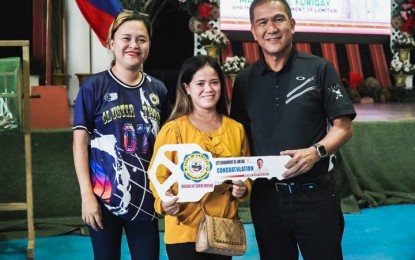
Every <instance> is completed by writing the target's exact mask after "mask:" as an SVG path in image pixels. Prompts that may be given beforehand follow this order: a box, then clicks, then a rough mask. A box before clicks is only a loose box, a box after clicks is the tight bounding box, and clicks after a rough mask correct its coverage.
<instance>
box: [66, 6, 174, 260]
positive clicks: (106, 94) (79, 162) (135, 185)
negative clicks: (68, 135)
mask: <svg viewBox="0 0 415 260" xmlns="http://www.w3.org/2000/svg"><path fill="white" fill-rule="evenodd" d="M150 36H151V24H150V20H149V17H148V15H146V14H143V13H138V12H134V11H126V10H125V11H122V12H120V14H118V16H117V17H116V18H115V20H114V22H113V24H112V25H111V27H110V29H109V33H108V38H107V47H108V48H109V49H110V50H111V51H112V52H113V53H114V57H115V60H114V61H113V62H112V65H111V67H110V68H109V69H108V70H106V71H102V72H100V73H96V74H94V75H92V76H90V77H89V78H88V79H86V80H85V81H84V83H83V84H82V86H81V88H80V91H79V94H78V96H77V98H76V102H75V113H74V121H73V129H74V131H73V133H74V141H73V155H74V162H75V169H76V174H77V177H78V182H79V186H80V191H81V198H82V219H83V221H84V222H85V223H86V224H87V225H88V227H89V231H90V234H91V241H92V246H93V250H94V255H95V258H96V259H120V257H121V238H122V234H123V230H124V231H125V234H126V237H127V241H128V246H129V249H130V253H131V257H132V259H158V258H159V232H158V222H157V218H156V214H155V212H154V208H153V204H154V197H153V195H152V193H151V191H150V189H149V186H148V184H149V182H148V179H147V174H146V171H147V167H148V164H149V161H150V159H151V156H152V153H153V145H154V141H155V138H156V135H157V133H158V131H159V129H160V125H161V124H162V123H163V122H164V121H165V119H166V118H167V117H168V116H169V115H168V114H169V111H170V104H169V99H168V95H167V89H166V87H165V86H164V84H163V83H162V82H161V81H159V80H157V79H155V78H153V77H151V76H149V75H147V74H146V73H144V72H143V71H142V70H141V68H142V64H143V62H144V61H145V60H146V59H147V56H148V53H149V49H150Z"/></svg>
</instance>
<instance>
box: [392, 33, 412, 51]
mask: <svg viewBox="0 0 415 260" xmlns="http://www.w3.org/2000/svg"><path fill="white" fill-rule="evenodd" d="M392 48H393V49H413V48H415V40H414V37H412V35H411V34H409V33H407V32H401V33H399V34H398V36H397V37H396V39H395V40H394V41H393V44H392Z"/></svg>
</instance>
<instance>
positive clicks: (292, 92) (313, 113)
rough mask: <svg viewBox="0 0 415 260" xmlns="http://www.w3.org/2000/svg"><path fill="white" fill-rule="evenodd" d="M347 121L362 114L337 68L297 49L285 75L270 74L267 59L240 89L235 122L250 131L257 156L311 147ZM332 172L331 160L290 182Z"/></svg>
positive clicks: (246, 73) (243, 78)
mask: <svg viewBox="0 0 415 260" xmlns="http://www.w3.org/2000/svg"><path fill="white" fill-rule="evenodd" d="M261 56H262V55H261ZM342 116H349V117H350V118H351V119H354V118H355V116H356V112H355V110H354V108H353V105H352V103H351V102H350V100H349V98H348V96H347V93H346V91H345V89H344V87H343V85H342V83H341V80H340V77H339V76H338V74H337V72H336V70H335V69H334V66H333V65H332V64H331V63H329V62H328V61H326V60H324V59H322V58H320V57H317V56H315V55H311V54H305V53H300V52H297V51H296V50H293V52H292V54H291V56H290V58H289V60H288V62H287V64H286V65H285V66H284V68H283V69H282V70H281V71H279V72H274V71H271V70H269V69H268V68H267V66H266V64H265V61H264V60H263V57H261V58H260V59H259V60H258V61H257V62H256V63H254V64H252V65H250V66H249V67H248V68H246V69H245V70H243V71H241V72H240V73H239V74H238V77H237V79H236V82H235V85H234V90H233V94H232V106H231V117H232V118H234V119H235V120H237V121H239V122H241V123H242V124H243V125H244V126H245V130H246V131H247V133H248V137H249V140H250V145H251V153H252V155H254V156H262V155H279V153H280V152H281V151H283V150H287V149H301V148H307V147H310V146H311V145H313V144H314V143H317V142H318V141H320V140H321V139H322V138H323V137H324V136H325V135H326V133H327V130H328V127H330V123H331V121H332V120H333V119H334V118H336V117H342ZM328 168H329V159H328V158H326V159H324V160H320V161H319V162H318V163H316V165H315V166H314V167H313V168H312V169H311V170H310V172H309V173H307V174H303V175H300V176H298V177H294V178H292V179H290V181H294V182H306V181H312V180H315V179H316V178H319V177H321V176H323V175H325V174H326V173H327V172H328Z"/></svg>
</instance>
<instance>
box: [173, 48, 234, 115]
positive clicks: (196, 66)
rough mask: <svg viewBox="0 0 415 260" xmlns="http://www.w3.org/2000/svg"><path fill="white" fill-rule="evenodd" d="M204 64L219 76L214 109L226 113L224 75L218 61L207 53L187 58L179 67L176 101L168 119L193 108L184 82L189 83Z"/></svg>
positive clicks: (185, 113)
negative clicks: (218, 90) (218, 91)
mask: <svg viewBox="0 0 415 260" xmlns="http://www.w3.org/2000/svg"><path fill="white" fill-rule="evenodd" d="M204 66H209V67H211V68H212V69H214V70H215V72H216V74H217V75H218V77H219V81H220V97H219V100H218V103H216V111H217V112H218V113H220V114H223V115H225V116H227V115H228V109H227V106H226V100H225V77H224V76H223V72H222V69H221V67H220V65H219V63H218V61H217V60H216V59H214V58H212V57H210V56H208V55H197V56H193V57H191V58H190V59H187V60H186V61H185V62H184V63H183V65H182V68H181V69H180V74H179V79H178V81H177V86H176V102H175V104H174V107H173V112H172V113H171V115H170V118H169V120H168V121H170V120H174V119H176V118H178V117H181V116H183V115H187V114H189V113H190V112H191V111H192V110H193V106H192V101H191V99H190V97H188V96H187V93H186V91H185V85H184V84H189V83H190V82H191V81H192V79H193V76H194V75H195V73H196V72H197V71H198V70H200V69H201V68H203V67H204Z"/></svg>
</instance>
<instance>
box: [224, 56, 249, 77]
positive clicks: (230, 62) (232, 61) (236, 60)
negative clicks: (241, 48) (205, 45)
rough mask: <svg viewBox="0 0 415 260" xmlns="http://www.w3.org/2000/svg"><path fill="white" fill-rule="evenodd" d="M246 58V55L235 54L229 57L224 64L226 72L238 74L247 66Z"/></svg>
mask: <svg viewBox="0 0 415 260" xmlns="http://www.w3.org/2000/svg"><path fill="white" fill-rule="evenodd" d="M245 65H246V60H245V58H244V57H239V56H233V57H227V58H226V61H225V63H224V64H223V65H222V70H223V72H225V73H226V74H238V72H239V71H241V70H242V69H243V68H245Z"/></svg>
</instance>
